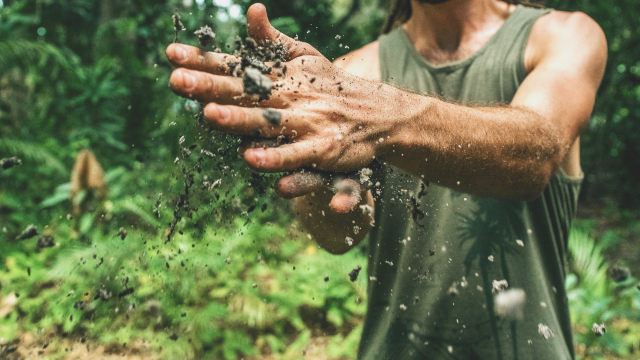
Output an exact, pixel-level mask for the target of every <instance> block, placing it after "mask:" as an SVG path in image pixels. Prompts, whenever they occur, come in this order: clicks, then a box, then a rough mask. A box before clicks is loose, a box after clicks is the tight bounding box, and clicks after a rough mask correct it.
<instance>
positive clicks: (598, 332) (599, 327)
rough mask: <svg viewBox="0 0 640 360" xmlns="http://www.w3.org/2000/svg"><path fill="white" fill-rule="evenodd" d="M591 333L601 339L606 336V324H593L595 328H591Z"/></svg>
mask: <svg viewBox="0 0 640 360" xmlns="http://www.w3.org/2000/svg"><path fill="white" fill-rule="evenodd" d="M591 331H593V333H594V334H595V335H596V336H597V337H600V336H602V335H604V333H606V332H607V329H606V328H605V326H604V323H602V324H600V325H598V324H596V323H593V326H592V327H591Z"/></svg>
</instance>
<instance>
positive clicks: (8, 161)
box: [0, 156, 22, 170]
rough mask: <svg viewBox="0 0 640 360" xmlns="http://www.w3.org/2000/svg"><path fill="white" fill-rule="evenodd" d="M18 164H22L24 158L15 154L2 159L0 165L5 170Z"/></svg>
mask: <svg viewBox="0 0 640 360" xmlns="http://www.w3.org/2000/svg"><path fill="white" fill-rule="evenodd" d="M18 165H22V160H20V159H18V158H17V157H15V156H14V157H10V158H4V159H2V160H0V167H2V169H3V170H7V169H11V168H12V167H14V166H18Z"/></svg>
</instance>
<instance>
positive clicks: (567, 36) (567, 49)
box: [525, 11, 607, 71]
mask: <svg viewBox="0 0 640 360" xmlns="http://www.w3.org/2000/svg"><path fill="white" fill-rule="evenodd" d="M549 61H557V62H562V61H565V62H568V63H574V62H589V63H591V65H593V66H595V67H601V68H602V69H604V66H605V65H606V61H607V40H606V38H605V35H604V32H603V31H602V28H600V25H598V23H596V22H595V21H594V20H593V19H592V18H591V17H589V16H588V15H586V14H585V13H582V12H566V11H552V12H550V13H549V14H547V15H544V16H542V17H541V18H540V19H538V20H537V21H536V22H535V24H534V25H533V28H532V29H531V35H530V37H529V42H528V45H527V50H526V52H525V67H526V68H527V70H528V71H531V70H532V69H533V68H535V67H536V65H539V64H541V63H544V62H549Z"/></svg>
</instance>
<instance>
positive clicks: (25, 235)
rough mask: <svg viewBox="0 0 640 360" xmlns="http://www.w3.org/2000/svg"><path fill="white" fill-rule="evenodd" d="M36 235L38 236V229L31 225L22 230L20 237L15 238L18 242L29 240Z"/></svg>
mask: <svg viewBox="0 0 640 360" xmlns="http://www.w3.org/2000/svg"><path fill="white" fill-rule="evenodd" d="M36 235H38V227H37V226H35V225H33V224H31V225H29V226H27V227H26V229H24V231H23V232H22V233H21V234H20V235H18V236H16V240H18V241H20V240H27V239H31V238H32V237H34V236H36Z"/></svg>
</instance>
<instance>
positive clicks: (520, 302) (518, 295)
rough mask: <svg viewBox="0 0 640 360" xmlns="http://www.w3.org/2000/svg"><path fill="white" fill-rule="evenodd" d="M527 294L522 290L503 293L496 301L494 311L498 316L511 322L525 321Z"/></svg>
mask: <svg viewBox="0 0 640 360" xmlns="http://www.w3.org/2000/svg"><path fill="white" fill-rule="evenodd" d="M525 299H526V294H525V292H524V290H522V289H509V290H506V291H501V292H500V293H498V295H496V297H495V299H494V302H493V303H494V309H495V311H496V314H497V315H498V316H501V317H503V318H505V319H509V320H522V319H524V302H525Z"/></svg>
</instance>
